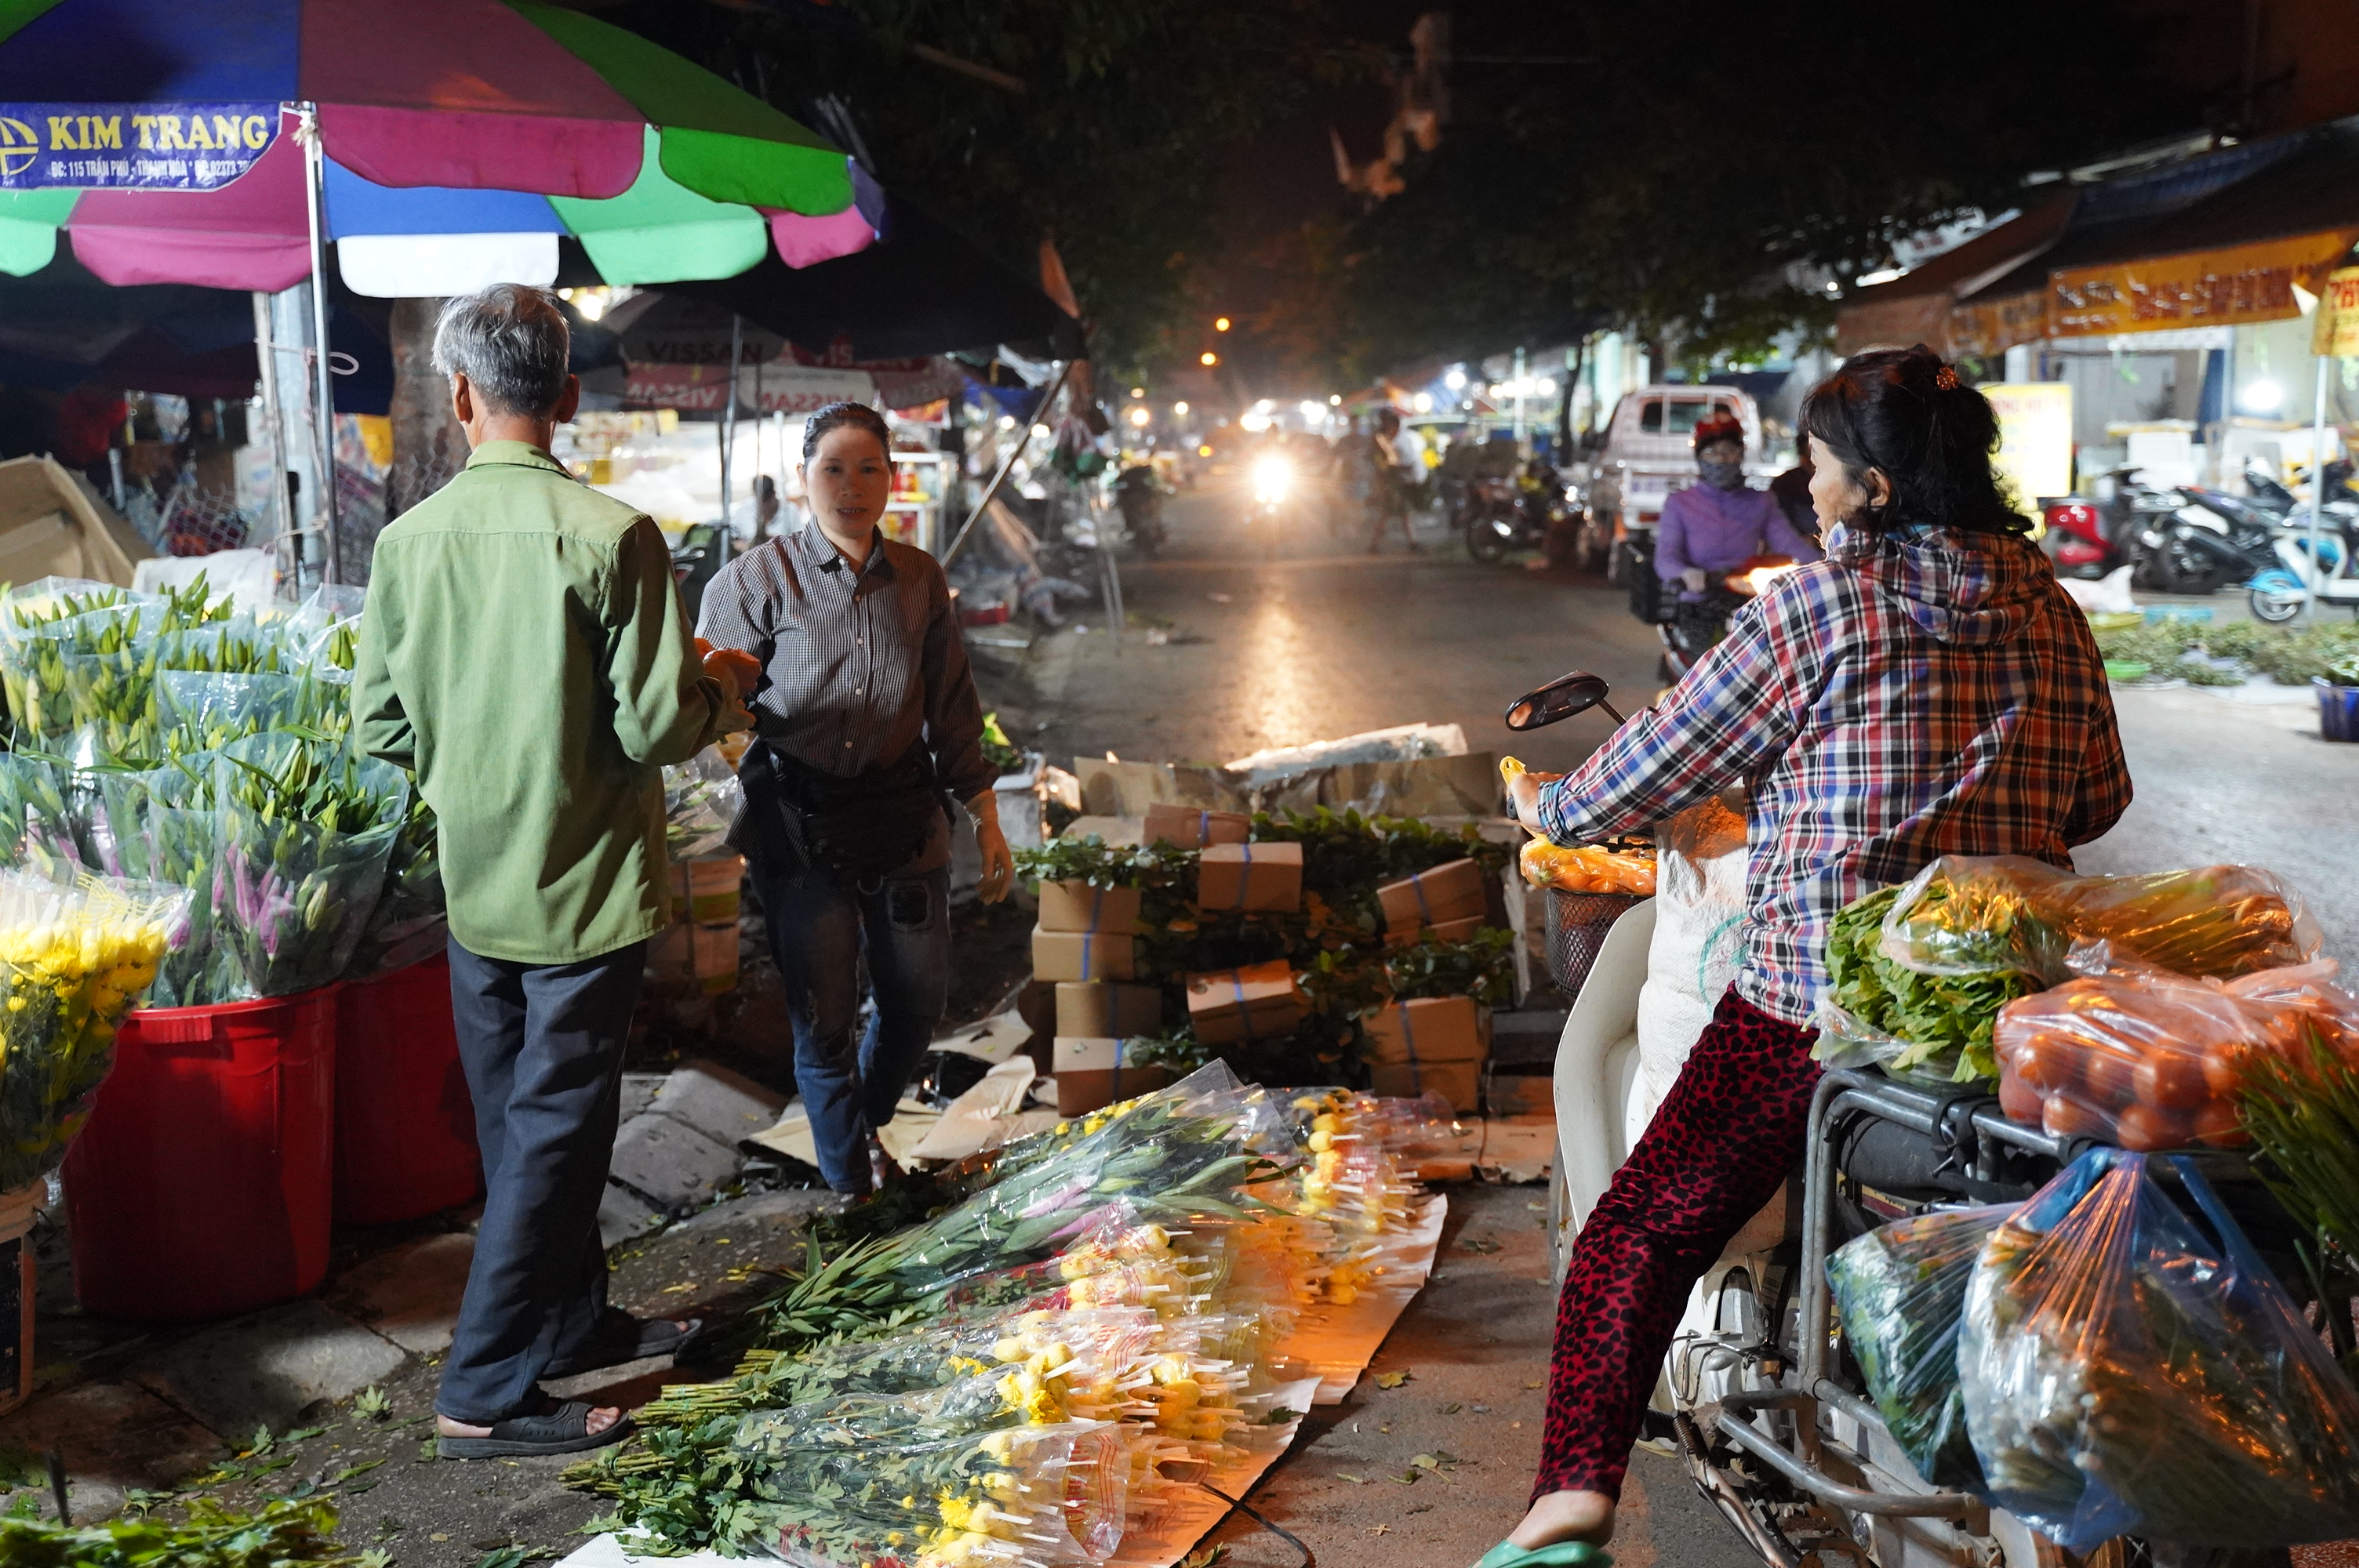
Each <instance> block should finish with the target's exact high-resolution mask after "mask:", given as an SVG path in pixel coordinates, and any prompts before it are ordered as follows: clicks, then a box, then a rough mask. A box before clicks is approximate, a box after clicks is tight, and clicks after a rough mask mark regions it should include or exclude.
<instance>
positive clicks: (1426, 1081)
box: [1368, 1062, 1483, 1112]
mask: <svg viewBox="0 0 2359 1568" xmlns="http://www.w3.org/2000/svg"><path fill="white" fill-rule="evenodd" d="M1368 1076H1369V1084H1370V1087H1372V1088H1374V1089H1375V1092H1376V1093H1377V1094H1380V1095H1383V1096H1385V1097H1386V1098H1388V1099H1415V1098H1417V1097H1418V1096H1419V1095H1421V1094H1426V1093H1428V1092H1431V1093H1435V1094H1439V1095H1440V1096H1441V1098H1444V1099H1446V1100H1448V1101H1449V1102H1450V1108H1451V1109H1452V1110H1455V1111H1460V1112H1471V1111H1473V1109H1474V1108H1475V1106H1476V1103H1477V1100H1478V1098H1479V1097H1480V1095H1481V1091H1482V1087H1483V1064H1482V1063H1480V1062H1425V1063H1417V1062H1404V1063H1402V1064H1400V1065H1397V1066H1381V1067H1371V1068H1369V1069H1368Z"/></svg>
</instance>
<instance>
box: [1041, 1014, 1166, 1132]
mask: <svg viewBox="0 0 2359 1568" xmlns="http://www.w3.org/2000/svg"><path fill="white" fill-rule="evenodd" d="M1132 1044H1133V1043H1132V1042H1130V1041H1128V1040H1109V1039H1089V1038H1084V1037H1075V1036H1068V1035H1063V1034H1060V1035H1059V1036H1057V1044H1056V1051H1055V1054H1054V1055H1053V1056H1052V1057H1051V1058H1050V1060H1051V1061H1052V1062H1053V1063H1054V1064H1055V1067H1056V1072H1055V1077H1056V1079H1057V1114H1058V1115H1059V1116H1086V1115H1088V1114H1089V1113H1090V1112H1091V1111H1093V1110H1103V1109H1104V1108H1106V1107H1108V1106H1110V1105H1112V1104H1114V1102H1115V1101H1116V1100H1125V1099H1129V1098H1132V1097H1133V1096H1134V1095H1143V1094H1146V1093H1147V1092H1148V1091H1150V1090H1153V1089H1159V1088H1161V1087H1163V1086H1164V1085H1166V1084H1168V1083H1169V1082H1170V1081H1171V1074H1170V1072H1169V1069H1167V1068H1164V1067H1161V1066H1153V1065H1140V1064H1134V1063H1133V1062H1132V1061H1131V1060H1130V1047H1131V1045H1132Z"/></svg>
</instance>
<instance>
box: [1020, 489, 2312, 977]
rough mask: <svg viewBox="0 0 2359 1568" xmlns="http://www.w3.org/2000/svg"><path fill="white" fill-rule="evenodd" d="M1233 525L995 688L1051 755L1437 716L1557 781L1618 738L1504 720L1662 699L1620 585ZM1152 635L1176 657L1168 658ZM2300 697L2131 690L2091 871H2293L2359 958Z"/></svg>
mask: <svg viewBox="0 0 2359 1568" xmlns="http://www.w3.org/2000/svg"><path fill="white" fill-rule="evenodd" d="M1225 510H1226V509H1225V508H1223V507H1222V506H1221V505H1219V504H1217V503H1213V502H1212V501H1210V500H1202V499H1192V498H1191V499H1187V500H1182V501H1180V502H1179V503H1176V504H1175V505H1174V506H1173V508H1172V513H1173V524H1172V534H1173V540H1172V544H1171V546H1170V548H1169V551H1168V552H1167V555H1166V558H1165V559H1163V560H1162V561H1160V562H1158V563H1156V564H1153V565H1140V564H1136V563H1133V564H1127V565H1125V568H1124V583H1125V591H1126V594H1127V598H1128V600H1129V608H1130V611H1131V618H1132V621H1133V623H1134V624H1133V629H1132V631H1131V632H1130V633H1129V634H1128V635H1126V636H1125V638H1124V639H1123V640H1122V643H1121V645H1120V646H1119V647H1116V646H1115V645H1114V642H1113V639H1111V638H1109V637H1108V636H1106V634H1105V633H1106V627H1105V622H1104V617H1103V613H1099V612H1095V611H1091V612H1088V613H1084V614H1083V615H1082V616H1080V617H1078V618H1077V622H1076V623H1077V625H1085V626H1087V628H1088V630H1087V631H1086V632H1073V631H1069V632H1064V633H1055V634H1050V635H1047V636H1044V637H1043V639H1042V640H1041V641H1040V643H1038V645H1036V648H1035V650H1034V653H1033V654H1032V657H1031V659H1030V661H1029V663H1028V665H1027V675H1028V677H1029V689H1028V691H1027V690H1024V689H1022V687H1010V686H1007V685H1005V684H1002V685H997V686H995V688H994V690H993V693H992V695H993V696H994V697H995V699H1000V700H1001V702H1002V707H1003V708H1004V710H1005V711H1006V713H1007V714H1008V716H1009V717H1010V718H1011V719H1014V720H1016V724H1015V728H1016V729H1017V730H1029V731H1030V732H1029V733H1027V734H1023V735H1022V736H1021V737H1020V738H1021V739H1023V740H1025V741H1027V742H1028V743H1031V744H1036V745H1038V746H1040V747H1041V748H1042V749H1043V750H1045V751H1046V752H1048V753H1049V756H1050V757H1051V758H1052V759H1057V758H1071V757H1072V756H1075V755H1087V756H1098V755H1103V753H1104V752H1108V751H1112V752H1115V753H1116V754H1117V755H1120V756H1123V757H1128V758H1136V759H1140V760H1147V761H1172V762H1176V761H1191V762H1220V761H1223V760H1224V759H1227V758H1231V757H1235V756H1240V755H1243V754H1244V753H1245V752H1252V751H1256V750H1258V749H1261V748H1263V747H1267V746H1279V745H1290V744H1298V743H1300V742H1303V741H1317V740H1324V739H1328V738H1330V737H1333V736H1338V735H1348V734H1351V733H1353V732H1354V731H1357V730H1373V729H1377V728H1380V727H1383V726H1386V725H1393V724H1405V723H1410V722H1415V721H1419V720H1430V721H1434V722H1455V723H1458V724H1460V725H1462V726H1463V727H1464V729H1465V730H1466V736H1467V740H1468V741H1469V742H1470V743H1471V744H1472V745H1473V747H1474V748H1475V749H1476V750H1478V751H1482V750H1490V751H1498V752H1514V753H1515V754H1516V755H1517V756H1520V757H1522V758H1523V759H1524V760H1525V761H1526V762H1530V763H1531V764H1532V765H1533V766H1535V767H1544V768H1550V769H1560V768H1565V767H1569V766H1571V765H1572V764H1573V763H1575V762H1579V761H1580V760H1581V759H1582V757H1584V756H1586V755H1587V754H1588V753H1589V752H1590V751H1591V750H1592V749H1593V748H1594V747H1595V746H1596V745H1597V744H1598V743H1599V742H1601V741H1603V739H1604V738H1605V736H1606V735H1607V734H1608V733H1610V731H1611V729H1612V725H1611V722H1610V721H1609V720H1608V719H1605V718H1604V717H1603V716H1602V715H1597V716H1587V717H1582V718H1580V719H1572V720H1570V721H1569V722H1567V723H1564V724H1561V725H1559V726H1557V727H1555V728H1554V729H1551V730H1543V731H1541V732H1539V733H1538V734H1537V735H1530V736H1513V735H1510V734H1509V733H1508V731H1507V730H1506V727H1505V726H1504V725H1503V724H1502V723H1501V722H1500V719H1499V715H1500V713H1501V712H1502V711H1503V710H1504V709H1505V708H1506V705H1507V703H1508V701H1509V700H1510V699H1511V698H1513V697H1515V696H1516V695H1517V694H1518V693H1520V692H1522V691H1524V690H1525V689H1527V687H1531V686H1533V685H1536V684H1538V682H1540V681H1542V680H1545V679H1547V678H1549V677H1550V676H1556V675H1560V674H1561V673H1563V672H1564V671H1566V670H1569V669H1573V668H1576V667H1578V668H1585V669H1589V670H1593V671H1594V672H1595V673H1597V674H1599V675H1601V676H1604V677H1605V678H1606V679H1607V680H1608V681H1609V682H1611V683H1612V685H1613V687H1614V690H1615V692H1616V693H1617V694H1621V695H1626V696H1628V697H1630V699H1631V700H1632V702H1634V703H1636V702H1643V701H1645V700H1646V699H1647V697H1648V696H1649V695H1650V694H1651V693H1652V692H1653V691H1654V690H1655V689H1656V687H1657V682H1656V644H1655V641H1654V633H1652V631H1650V630H1649V629H1648V628H1647V627H1644V626H1641V625H1639V624H1638V623H1637V622H1635V621H1633V620H1632V619H1631V618H1630V616H1629V614H1628V613H1627V611H1626V607H1625V600H1624V596H1623V595H1622V593H1621V592H1620V590H1618V589H1609V588H1607V587H1605V586H1604V585H1603V584H1602V583H1600V582H1598V581H1597V580H1596V579H1581V578H1575V577H1571V576H1569V575H1565V574H1558V573H1541V572H1532V571H1527V570H1523V569H1521V568H1514V567H1508V568H1485V567H1480V566H1477V565H1475V564H1474V563H1473V561H1471V560H1469V559H1468V558H1467V557H1466V555H1465V553H1464V551H1463V550H1462V548H1461V547H1460V546H1458V545H1457V544H1456V543H1455V542H1454V541H1451V540H1448V539H1444V538H1441V537H1440V536H1439V530H1438V529H1437V528H1436V527H1435V526H1434V524H1431V523H1428V524H1426V526H1425V527H1424V528H1423V529H1422V530H1420V536H1421V537H1422V538H1423V539H1424V541H1425V544H1426V547H1427V551H1428V553H1427V554H1425V555H1422V556H1418V557H1410V556H1407V555H1404V554H1402V553H1401V550H1400V546H1399V543H1398V541H1397V539H1396V540H1394V541H1393V542H1392V543H1391V545H1390V546H1389V550H1388V553H1387V554H1386V555H1383V556H1377V557H1370V556H1368V555H1366V554H1365V553H1364V551H1363V550H1360V549H1358V548H1356V547H1353V546H1356V545H1357V543H1358V542H1357V541H1353V545H1352V546H1346V545H1345V544H1343V543H1342V542H1339V541H1337V540H1335V539H1332V538H1331V537H1330V536H1329V535H1328V534H1327V533H1326V531H1325V529H1324V528H1323V527H1321V526H1318V525H1316V524H1313V525H1311V526H1310V528H1309V529H1307V530H1306V531H1304V532H1303V533H1302V534H1300V535H1298V536H1297V537H1296V538H1295V539H1293V540H1291V541H1289V542H1288V546H1287V547H1286V549H1285V550H1284V551H1283V552H1282V553H1281V554H1280V555H1278V556H1277V557H1275V558H1263V557H1259V556H1257V555H1256V554H1254V553H1253V552H1251V551H1250V550H1249V549H1248V547H1247V546H1246V543H1245V540H1243V539H1242V538H1241V537H1240V536H1239V533H1238V531H1237V530H1236V529H1235V528H1234V526H1233V525H1232V524H1230V523H1229V521H1228V520H1227V519H1226V518H1225V517H1224V515H1223V513H1224V511H1225ZM2221 604H2222V606H2223V611H2224V610H2225V608H2226V607H2227V604H2228V601H2227V600H2225V599H2224V598H2223V599H2222V600H2221ZM1149 626H1153V627H1157V628H1159V629H1161V630H1163V631H1164V632H1165V633H1167V634H1168V636H1169V642H1168V643H1166V644H1164V645H1161V646H1150V645H1149V644H1148V643H1147V642H1146V640H1145V636H1144V632H1145V629H1146V628H1147V627H1149ZM2282 695H2284V696H2287V697H2291V698H2292V699H2293V700H2292V701H2290V702H2289V703H2288V702H2277V703H2241V702H2232V701H2229V700H2227V699H2225V698H2223V697H2217V696H2213V695H2212V694H2210V693H2206V692H2201V691H2192V690H2175V691H2159V692H2147V691H2123V692H2120V693H2119V694H2118V695H2117V697H2116V702H2117V706H2118V708H2119V709H2120V713H2121V719H2122V729H2123V735H2124V740H2125V744H2126V746H2127V748H2128V751H2129V754H2130V765H2131V772H2132V773H2133V775H2134V776H2135V778H2136V784H2137V793H2138V798H2137V804H2136V806H2133V807H2132V809H2131V811H2130V814H2129V816H2127V817H2126V818H2125V820H2124V821H2123V823H2122V825H2121V826H2120V827H2117V828H2116V829H2115V830H2114V832H2113V833H2111V834H2109V835H2108V836H2107V837H2106V838H2104V839H2103V840H2101V841H2100V842H2098V843H2097V844H2094V845H2093V846H2090V847H2089V848H2088V849H2085V850H2083V851H2082V856H2081V860H2082V864H2083V865H2084V866H2085V867H2087V868H2088V869H2090V870H2094V871H2128V870H2149V869H2154V868H2158V867H2165V866H2177V865H2186V864H2190V863H2200V862H2202V861H2205V860H2223V859H2233V860H2249V861H2252V862H2254V863H2256V864H2260V865H2265V866H2270V867H2273V868H2276V869H2277V870H2278V871H2281V872H2283V873H2284V874H2286V875H2288V876H2289V877H2291V878H2292V879H2293V880H2294V881H2295V882H2296V884H2297V885H2298V886H2299V887H2300V888H2301V889H2302V890H2303V892H2305V893H2306V894H2307V895H2308V896H2309V897H2310V901H2311V903H2312V904H2313V906H2314V907H2315V908H2316V909H2317V911H2318V914H2319V915H2320V918H2321V924H2322V925H2324V926H2325V928H2326V931H2327V933H2328V937H2329V943H2330V950H2339V951H2340V952H2341V953H2342V954H2343V955H2345V956H2347V957H2354V958H2359V787H2354V786H2359V747H2353V746H2334V745H2329V744H2327V743H2326V742H2324V741H2321V740H2319V739H2318V736H2317V731H2318V723H2317V710H2316V708H2315V706H2314V705H2311V704H2310V702H2309V700H2308V698H2307V697H2304V696H2302V695H2301V694H2299V693H2284V694H2282ZM1625 711H1628V710H1627V709H1626V708H1625ZM1044 722H1045V724H1046V725H1047V728H1045V729H1033V728H1032V727H1033V726H1035V725H1038V724H1041V723H1044Z"/></svg>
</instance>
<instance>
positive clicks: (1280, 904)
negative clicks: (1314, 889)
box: [1196, 844, 1302, 911]
mask: <svg viewBox="0 0 2359 1568" xmlns="http://www.w3.org/2000/svg"><path fill="white" fill-rule="evenodd" d="M1196 902H1197V903H1198V904H1200V905H1201V906H1202V907H1203V908H1205V909H1263V910H1278V911H1292V910H1297V909H1300V908H1301V907H1302V846H1301V845H1299V844H1214V845H1212V847H1210V848H1209V849H1206V850H1205V851H1204V852H1203V853H1202V854H1201V856H1199V857H1198V858H1197V863H1196Z"/></svg>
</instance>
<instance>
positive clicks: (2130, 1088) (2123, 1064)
mask: <svg viewBox="0 0 2359 1568" xmlns="http://www.w3.org/2000/svg"><path fill="white" fill-rule="evenodd" d="M2143 1065H2145V1062H2144V1059H2143V1058H2141V1057H2138V1056H2135V1055H2132V1054H2130V1053H2129V1052H2127V1051H2125V1050H2121V1049H2118V1048H2114V1049H2108V1048H2106V1047H2104V1046H2088V1047H2083V1048H2082V1056H2081V1092H2082V1094H2083V1095H2084V1096H2086V1097H2087V1098H2088V1100H2089V1102H2090V1103H2091V1104H2092V1105H2100V1106H2103V1107H2104V1108H2106V1109H2107V1110H2121V1109H2123V1108H2126V1107H2128V1106H2133V1105H2136V1103H2137V1102H2138V1099H2139V1098H2140V1097H2139V1095H2138V1086H2137V1075H2138V1069H2139V1068H2140V1067H2141V1066H2143Z"/></svg>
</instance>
